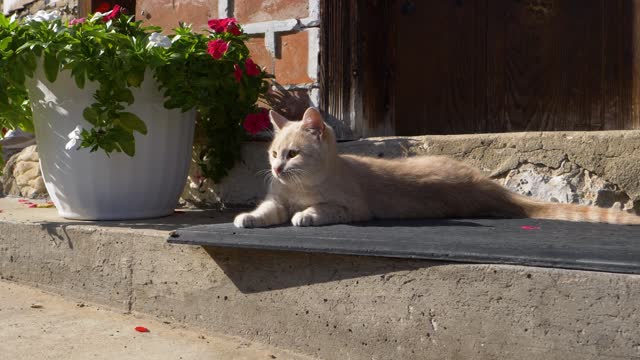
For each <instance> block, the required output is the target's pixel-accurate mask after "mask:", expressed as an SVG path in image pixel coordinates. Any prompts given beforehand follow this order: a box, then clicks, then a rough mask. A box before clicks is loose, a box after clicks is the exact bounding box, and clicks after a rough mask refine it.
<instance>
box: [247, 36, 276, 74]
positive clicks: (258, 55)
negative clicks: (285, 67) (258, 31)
mask: <svg viewBox="0 0 640 360" xmlns="http://www.w3.org/2000/svg"><path fill="white" fill-rule="evenodd" d="M247 47H248V48H249V51H250V52H251V58H252V59H253V61H254V62H255V63H256V64H258V65H259V66H260V67H261V68H262V67H264V68H266V71H267V72H268V73H270V74H273V72H274V71H275V67H274V66H275V61H274V59H273V56H271V53H270V52H269V51H267V48H265V47H264V37H261V36H257V37H252V38H251V39H249V41H247Z"/></svg>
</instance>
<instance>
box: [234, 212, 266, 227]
mask: <svg viewBox="0 0 640 360" xmlns="http://www.w3.org/2000/svg"><path fill="white" fill-rule="evenodd" d="M233 225H235V227H237V228H248V229H249V228H254V227H260V226H261V222H260V219H259V218H257V217H255V216H253V215H251V214H249V213H242V214H240V215H238V216H236V218H235V219H233Z"/></svg>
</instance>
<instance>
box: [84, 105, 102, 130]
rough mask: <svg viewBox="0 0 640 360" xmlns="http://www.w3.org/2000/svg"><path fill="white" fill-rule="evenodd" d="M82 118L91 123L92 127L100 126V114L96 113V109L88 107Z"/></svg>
mask: <svg viewBox="0 0 640 360" xmlns="http://www.w3.org/2000/svg"><path fill="white" fill-rule="evenodd" d="M82 116H83V117H84V119H85V120H87V121H88V122H89V123H91V125H94V126H97V125H98V112H97V111H96V109H94V108H92V107H88V108H86V109H84V111H83V112H82Z"/></svg>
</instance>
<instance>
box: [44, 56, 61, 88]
mask: <svg viewBox="0 0 640 360" xmlns="http://www.w3.org/2000/svg"><path fill="white" fill-rule="evenodd" d="M59 68H60V62H58V59H56V54H55V53H53V51H49V50H47V51H45V52H44V74H45V76H46V77H47V80H49V82H54V81H56V79H57V78H58V70H59Z"/></svg>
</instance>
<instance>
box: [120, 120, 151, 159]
mask: <svg viewBox="0 0 640 360" xmlns="http://www.w3.org/2000/svg"><path fill="white" fill-rule="evenodd" d="M119 119H120V123H121V124H122V126H124V127H125V128H127V129H129V130H131V131H137V132H139V133H140V134H142V135H147V125H146V124H145V123H144V121H142V120H141V119H140V118H139V117H138V115H136V114H133V113H130V112H123V113H120V118H119ZM123 150H124V149H123Z"/></svg>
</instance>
